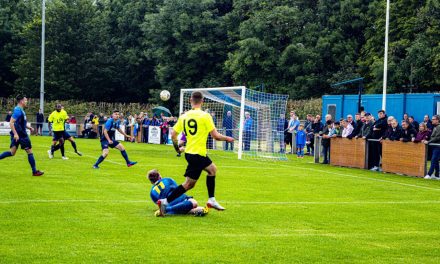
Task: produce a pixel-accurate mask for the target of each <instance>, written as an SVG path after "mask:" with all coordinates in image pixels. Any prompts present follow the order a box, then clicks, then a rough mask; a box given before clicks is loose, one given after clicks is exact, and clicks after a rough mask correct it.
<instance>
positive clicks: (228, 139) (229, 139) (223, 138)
mask: <svg viewBox="0 0 440 264" xmlns="http://www.w3.org/2000/svg"><path fill="white" fill-rule="evenodd" d="M209 134H211V137H212V138H213V139H215V140H217V141H226V142H234V138H232V137H227V136H223V135H222V134H220V133H219V132H218V131H217V129H216V128H214V129H213V130H211V132H209Z"/></svg>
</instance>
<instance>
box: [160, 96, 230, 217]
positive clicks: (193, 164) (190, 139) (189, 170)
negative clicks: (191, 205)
mask: <svg viewBox="0 0 440 264" xmlns="http://www.w3.org/2000/svg"><path fill="white" fill-rule="evenodd" d="M190 103H191V107H192V110H190V111H188V112H187V113H185V114H183V115H182V116H180V118H179V120H178V121H177V124H176V125H175V126H174V128H173V132H172V134H171V138H172V140H173V145H174V148H175V149H176V151H177V153H180V152H181V150H180V147H179V145H178V141H177V135H179V134H180V133H182V132H184V133H185V135H186V140H187V142H186V149H185V159H186V161H187V162H188V166H187V167H186V172H185V177H186V180H185V182H184V183H183V184H181V185H179V186H178V187H177V188H176V189H174V190H173V192H172V193H171V194H170V195H169V196H168V197H167V198H164V199H160V200H158V201H157V205H158V206H159V210H160V215H161V216H164V215H165V214H166V207H167V206H168V204H170V203H172V202H173V201H174V200H176V199H177V198H178V197H180V196H181V195H182V194H184V193H185V192H186V191H188V190H190V189H192V188H193V187H194V186H195V185H196V182H197V180H198V179H199V177H200V175H201V174H202V171H206V172H207V173H208V176H207V177H206V187H207V189H208V196H209V199H208V203H207V206H208V207H212V208H215V209H217V210H225V208H224V207H222V206H221V205H220V204H219V203H218V202H217V201H216V200H215V197H214V192H215V175H216V172H217V167H216V166H215V164H214V163H213V162H212V161H211V160H210V159H209V157H208V156H207V151H206V141H207V139H208V134H210V135H211V136H212V138H214V139H215V140H217V141H227V142H234V139H233V138H232V137H226V136H223V135H222V134H220V133H218V132H217V129H216V128H215V125H214V122H213V120H212V117H211V115H210V114H208V113H206V112H204V111H202V110H201V108H202V104H203V95H202V93H201V92H197V91H196V92H193V93H192V94H191V99H190Z"/></svg>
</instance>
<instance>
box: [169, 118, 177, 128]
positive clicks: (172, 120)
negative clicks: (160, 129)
mask: <svg viewBox="0 0 440 264" xmlns="http://www.w3.org/2000/svg"><path fill="white" fill-rule="evenodd" d="M176 123H177V119H176V117H173V116H172V117H170V118H169V119H168V125H169V126H170V127H174V125H175V124H176Z"/></svg>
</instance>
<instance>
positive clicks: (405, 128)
mask: <svg viewBox="0 0 440 264" xmlns="http://www.w3.org/2000/svg"><path fill="white" fill-rule="evenodd" d="M416 136H417V131H416V130H415V129H414V128H413V127H412V126H411V125H410V123H409V122H408V121H406V120H403V121H402V136H401V137H400V141H403V142H411V141H413V140H414V139H415V138H416Z"/></svg>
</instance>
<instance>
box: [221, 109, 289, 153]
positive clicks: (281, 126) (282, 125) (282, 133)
mask: <svg viewBox="0 0 440 264" xmlns="http://www.w3.org/2000/svg"><path fill="white" fill-rule="evenodd" d="M288 126H289V124H288V122H287V119H286V117H285V115H284V114H280V119H278V124H277V133H278V136H279V139H280V153H284V152H285V151H286V136H287V127H288ZM226 144H227V143H226ZM226 150H228V149H226Z"/></svg>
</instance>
